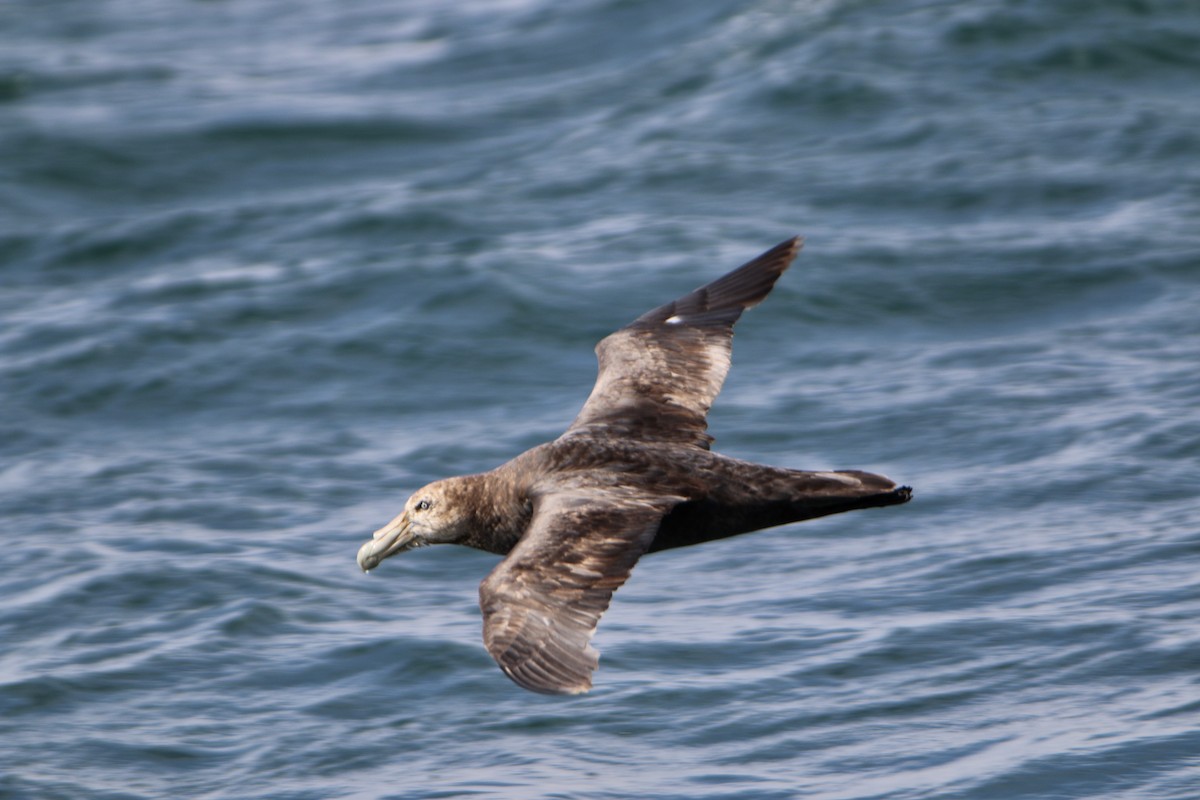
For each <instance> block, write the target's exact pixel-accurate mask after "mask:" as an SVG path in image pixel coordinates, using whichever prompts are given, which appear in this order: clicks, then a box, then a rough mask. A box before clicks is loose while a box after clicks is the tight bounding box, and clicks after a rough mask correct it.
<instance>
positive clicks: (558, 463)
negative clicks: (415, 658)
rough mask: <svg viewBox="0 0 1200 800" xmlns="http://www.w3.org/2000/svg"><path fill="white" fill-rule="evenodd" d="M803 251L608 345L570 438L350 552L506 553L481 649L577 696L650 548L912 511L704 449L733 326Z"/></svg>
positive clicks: (414, 512) (416, 503) (649, 318)
mask: <svg viewBox="0 0 1200 800" xmlns="http://www.w3.org/2000/svg"><path fill="white" fill-rule="evenodd" d="M802 243H803V240H802V239H800V238H799V237H797V238H793V239H789V240H788V241H786V242H783V243H781V244H779V245H777V246H776V247H774V248H772V249H771V250H768V251H767V252H765V253H763V254H762V255H761V256H759V257H758V258H756V259H754V260H753V261H750V262H748V263H746V264H744V265H742V266H741V267H738V268H737V269H735V270H734V271H733V272H730V273H729V274H728V275H725V276H724V277H721V278H718V279H717V280H715V281H713V282H712V283H709V284H707V285H706V286H702V287H700V288H699V289H696V290H695V291H694V292H691V293H690V294H686V295H684V296H683V297H681V298H679V299H678V300H675V301H674V302H670V303H667V304H666V305H664V306H659V307H658V308H656V309H654V310H653V311H648V312H646V313H645V314H643V315H642V316H640V317H638V318H637V319H636V320H634V321H633V322H631V323H630V324H628V325H626V326H625V327H624V328H621V329H620V330H618V331H616V332H615V333H613V334H611V335H609V336H607V337H606V338H605V339H604V340H603V341H601V342H600V344H599V345H597V346H596V356H597V358H598V360H599V362H600V370H599V375H598V376H597V378H596V385H595V387H594V388H593V389H592V394H591V396H590V397H588V399H587V402H586V403H584V405H583V410H582V411H580V412H579V416H578V417H576V418H575V421H574V422H573V423H571V427H569V428H568V429H567V431H566V433H564V434H563V435H562V436H560V437H558V438H557V439H555V440H554V441H552V442H548V443H546V444H543V445H539V446H537V447H534V448H533V449H531V450H527V451H526V452H524V453H522V454H521V455H519V456H517V457H516V458H514V459H513V460H511V461H509V462H508V463H506V464H502V465H500V466H499V467H497V468H495V469H493V470H491V471H490V472H484V473H481V474H478V475H462V476H458V477H454V478H447V479H445V480H440V481H435V482H434V483H431V484H429V485H428V486H426V487H424V488H423V489H420V490H418V491H417V492H416V493H415V494H413V496H412V497H410V498H409V499H408V502H407V503H405V504H404V511H402V512H401V513H400V515H399V516H398V517H396V518H395V519H394V520H392V521H391V522H390V523H388V524H387V525H386V526H385V527H383V528H381V529H379V530H378V531H376V533H375V537H374V538H373V539H372V540H371V541H369V542H367V543H366V544H365V545H363V546H362V548H361V549H360V550H359V551H358V564H359V566H361V567H362V568H363V569H364V570H370V569H374V568H375V567H376V566H378V565H379V562H381V561H383V560H384V559H385V558H388V557H390V556H394V555H395V554H396V553H401V552H403V551H405V550H411V549H412V548H414V547H423V546H425V545H430V544H461V545H466V546H468V547H475V548H478V549H480V550H487V551H488V552H491V553H497V554H499V555H502V556H506V558H505V559H504V560H503V561H501V562H500V564H499V565H498V566H497V567H496V568H495V569H494V570H492V572H491V574H490V575H488V576H487V578H485V579H484V581H483V582H482V583H481V584H480V585H479V605H480V607H481V608H482V609H483V641H484V644H485V645H486V646H487V649H488V652H490V653H491V654H492V657H493V658H495V659H496V663H498V664H499V665H500V669H502V670H504V672H505V674H506V675H508V676H509V677H510V678H512V679H513V680H514V681H516V682H517V683H518V684H519V685H521V686H523V687H524V688H526V689H530V690H532V691H535V692H543V693H546V694H579V693H581V692H586V691H587V690H588V689H590V688H591V686H592V672H593V671H594V670H595V669H596V665H597V662H598V654H597V652H596V651H595V650H594V649H593V648H592V646H591V644H590V641H591V638H592V634H593V633H595V631H596V624H597V623H598V622H599V621H600V616H601V615H602V614H603V613H604V612H605V610H607V609H608V604H609V601H610V600H611V599H612V594H613V592H614V591H616V589H617V588H619V587H620V586H621V585H622V584H623V583H624V582H625V580H626V579H627V578H628V577H629V573H630V571H631V570H632V569H633V565H634V564H636V563H637V560H638V559H639V558H640V557H641V556H642V555H643V554H644V553H652V552H655V551H657V550H667V549H670V548H672V547H683V546H685V545H690V544H697V543H699V542H706V541H709V540H711V539H723V538H725V537H728V536H736V535H738V534H741V533H748V532H750V531H756V530H759V529H761V528H769V527H771V526H773V525H783V524H785V523H789V522H798V521H800V520H805V519H812V518H814V517H822V516H825V515H827V514H837V513H840V512H842V511H852V510H854V509H858V508H871V507H876V506H890V505H897V504H900V503H905V502H908V500H909V498H910V497H911V496H912V489H911V488H909V487H908V486H897V485H896V484H895V483H894V482H892V481H891V480H889V479H887V478H885V477H883V476H882V475H874V474H871V473H869V472H860V471H857V470H838V471H829V472H805V471H800V470H793V469H784V468H782V467H770V466H765V465H762V464H752V463H749V462H746V461H738V460H737V459H733V458H729V457H727V456H722V455H719V454H717V453H714V452H712V451H711V450H709V445H710V444H711V443H712V441H713V439H712V437H711V436H709V435H708V434H707V433H706V432H705V429H706V428H707V427H708V423H707V419H706V416H707V414H708V409H709V408H710V407H711V406H712V402H713V400H714V399H715V398H716V396H717V393H718V392H720V391H721V384H722V383H724V381H725V375H726V373H728V372H729V364H730V353H731V351H732V348H731V345H732V339H733V325H734V323H735V322H737V320H738V318H739V317H741V315H742V312H743V311H745V310H746V309H747V308H750V307H752V306H755V305H757V304H758V303H760V302H762V300H763V299H764V298H765V297H766V296H767V294H768V293H769V292H770V291H771V288H772V287H773V286H774V285H775V281H776V280H778V278H779V276H780V275H782V274H783V272H784V270H786V269H787V268H788V265H789V264H791V262H792V259H794V258H795V257H796V253H797V252H799V250H800V247H801V245H802Z"/></svg>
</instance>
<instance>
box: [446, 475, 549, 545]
mask: <svg viewBox="0 0 1200 800" xmlns="http://www.w3.org/2000/svg"><path fill="white" fill-rule="evenodd" d="M500 469H503V467H501V468H500ZM500 469H496V470H492V471H491V472H484V473H481V474H479V475H470V476H466V479H465V484H464V486H463V489H465V490H466V491H467V492H469V493H470V494H471V495H472V502H471V503H470V508H471V509H472V510H473V514H472V515H473V517H474V519H472V520H471V522H470V525H469V526H468V527H469V531H470V532H469V533H468V535H467V538H466V539H464V540H463V541H462V542H460V544H463V545H466V546H467V547H474V548H476V549H477V550H486V551H488V552H489V553H497V554H499V555H507V554H508V551H509V550H512V548H513V546H514V545H516V543H517V542H518V541H519V540H520V538H521V536H522V535H523V534H524V533H525V530H526V528H528V527H529V520H530V519H531V518H532V516H533V504H532V502H531V501H530V499H529V494H528V491H527V489H528V487H526V486H525V485H523V482H521V481H513V480H511V479H509V478H508V477H506V476H503V475H501V474H499V473H500Z"/></svg>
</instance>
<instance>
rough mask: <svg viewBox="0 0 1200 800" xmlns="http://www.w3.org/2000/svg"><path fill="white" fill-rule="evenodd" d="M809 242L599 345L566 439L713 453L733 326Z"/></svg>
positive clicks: (769, 256)
mask: <svg viewBox="0 0 1200 800" xmlns="http://www.w3.org/2000/svg"><path fill="white" fill-rule="evenodd" d="M802 244H803V240H802V239H800V238H798V237H797V238H794V239H788V240H787V241H786V242H782V243H780V244H778V245H776V246H775V247H773V248H772V249H770V250H768V251H767V252H765V253H763V254H762V255H760V256H759V257H758V258H756V259H754V260H753V261H750V262H748V263H746V264H743V265H742V266H740V267H738V268H737V269H735V270H734V271H733V272H730V273H729V274H727V275H725V276H723V277H721V278H718V279H717V280H715V281H713V282H712V283H709V284H707V285H705V286H702V287H700V288H699V289H696V290H695V291H693V292H690V293H689V294H686V295H684V296H683V297H680V298H679V299H678V300H674V301H672V302H670V303H667V304H666V305H663V306H659V307H658V308H656V309H654V310H652V311H648V312H646V313H645V314H643V315H642V316H640V317H638V318H637V319H636V320H634V321H633V322H632V323H630V324H629V325H626V326H625V327H624V328H621V329H620V330H618V331H617V332H615V333H613V334H610V335H609V336H607V337H605V339H604V340H603V341H601V342H600V344H598V345H596V357H597V358H598V360H599V362H600V372H599V374H598V375H597V377H596V385H595V388H593V389H592V394H591V396H590V397H589V398H588V400H587V402H586V403H585V404H584V406H583V410H582V411H580V412H579V416H578V417H576V419H575V421H574V422H573V423H572V424H571V427H570V428H568V429H567V433H566V434H565V435H567V436H572V435H578V434H584V435H600V436H606V437H607V436H616V437H621V438H625V439H634V440H638V441H648V442H672V443H680V444H692V445H695V446H698V447H703V448H705V449H707V448H708V445H709V443H710V442H711V441H712V437H711V436H709V435H708V434H707V433H705V430H706V429H707V427H708V409H709V408H710V407H711V406H712V403H713V400H714V399H716V396H717V394H718V393H719V392H720V391H721V386H722V384H724V382H725V375H726V374H727V373H728V372H729V364H730V358H731V353H732V349H733V348H732V340H733V325H734V323H735V322H737V321H738V318H739V317H741V315H742V312H743V311H745V310H746V309H747V308H750V307H752V306H755V305H758V304H759V303H761V302H762V301H763V299H764V298H765V297H766V296H767V294H768V293H769V292H770V291H771V289H772V287H774V285H775V281H776V280H778V279H779V276H780V275H782V274H783V272H784V270H786V269H787V268H788V265H789V264H791V263H792V259H794V258H795V257H796V253H798V252H799V251H800V247H801V246H802Z"/></svg>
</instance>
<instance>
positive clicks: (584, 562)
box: [479, 486, 681, 694]
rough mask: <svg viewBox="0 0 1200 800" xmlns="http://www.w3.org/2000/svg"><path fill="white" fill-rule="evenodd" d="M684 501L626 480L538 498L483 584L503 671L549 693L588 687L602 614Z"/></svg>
mask: <svg viewBox="0 0 1200 800" xmlns="http://www.w3.org/2000/svg"><path fill="white" fill-rule="evenodd" d="M680 500H681V498H678V497H663V496H651V495H645V496H641V495H640V494H639V493H638V491H637V490H635V489H632V488H629V487H619V486H617V487H606V486H577V487H574V488H569V489H566V490H564V491H559V492H554V493H550V494H546V495H543V496H541V497H539V498H538V499H537V500H536V501H535V503H534V514H533V520H532V521H531V522H530V525H529V530H528V531H527V532H526V534H525V536H524V537H523V538H522V539H521V541H520V542H519V543H518V544H517V546H516V547H514V548H513V549H512V551H511V552H510V553H509V554H508V557H507V558H505V559H504V561H502V562H500V564H499V565H498V566H497V567H496V568H495V569H494V570H492V573H491V574H490V575H488V577H487V578H486V579H484V581H483V583H481V584H480V585H479V605H480V607H481V608H482V609H483V642H484V644H485V645H486V646H487V649H488V652H490V653H491V654H492V657H493V658H495V659H496V663H497V664H499V665H500V668H501V669H502V670H504V672H505V674H507V675H508V676H509V677H510V678H512V679H513V680H514V681H516V683H518V684H519V685H521V686H523V687H524V688H526V689H530V690H532V691H535V692H542V693H544V694H579V693H580V692H586V691H587V690H588V689H590V688H591V686H592V677H591V676H592V671H593V670H595V669H596V665H597V662H598V654H597V653H596V651H595V650H594V649H593V648H592V646H591V644H590V641H591V638H592V634H593V633H595V631H596V625H597V623H598V622H599V621H600V615H601V614H603V613H604V612H605V611H606V610H607V609H608V604H609V601H610V600H611V599H612V594H613V592H614V591H616V589H617V588H618V587H620V586H621V584H623V583H624V582H625V580H626V579H627V578H628V577H629V573H630V571H631V570H632V569H633V565H634V564H636V563H637V560H638V558H640V557H641V555H642V554H643V553H644V552H646V549H647V548H648V547H649V546H650V543H651V542H652V541H653V540H654V535H655V533H656V531H657V530H658V525H659V522H660V520H661V519H662V517H663V515H664V514H665V513H666V512H667V511H668V510H669V509H670V508H671V507H672V506H673V505H674V504H675V503H677V502H679V501H680Z"/></svg>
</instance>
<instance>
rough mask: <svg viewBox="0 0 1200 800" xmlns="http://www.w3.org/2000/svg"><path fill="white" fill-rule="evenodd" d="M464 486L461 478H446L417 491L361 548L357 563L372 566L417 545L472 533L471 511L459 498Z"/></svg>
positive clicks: (458, 538) (448, 541)
mask: <svg viewBox="0 0 1200 800" xmlns="http://www.w3.org/2000/svg"><path fill="white" fill-rule="evenodd" d="M464 489H465V485H464V481H463V479H462V478H447V479H446V480H441V481H434V482H433V483H431V484H429V485H428V486H425V487H423V488H421V489H419V490H418V491H416V492H414V493H413V496H412V497H410V498H408V502H407V503H405V504H404V510H403V511H401V512H400V514H399V516H397V517H396V518H395V519H393V520H392V521H391V522H389V523H388V524H387V525H384V526H383V527H382V528H380V529H379V530H377V531H375V536H374V537H373V538H372V539H371V541H369V542H367V543H366V544H364V545H363V546H362V547H361V548H359V551H358V565H359V566H360V567H362V568H363V570H364V571H366V570H371V569H375V567H377V566H379V562H380V561H383V560H384V559H385V558H388V557H389V556H394V555H396V553H403V552H404V551H405V550H412V549H413V548H414V547H424V546H425V545H428V544H454V543H456V542H461V541H462V540H463V539H465V538H466V537H467V535H468V534H469V533H470V529H469V528H470V525H469V523H470V519H469V515H468V514H467V513H466V506H465V504H464V503H462V502H460V500H461V498H462V494H463V491H464Z"/></svg>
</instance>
